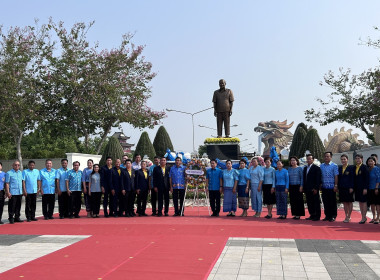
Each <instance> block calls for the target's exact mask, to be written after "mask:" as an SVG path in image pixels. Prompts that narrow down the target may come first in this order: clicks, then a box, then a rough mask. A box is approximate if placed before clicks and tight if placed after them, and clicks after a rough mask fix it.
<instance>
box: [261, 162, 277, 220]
mask: <svg viewBox="0 0 380 280" xmlns="http://www.w3.org/2000/svg"><path fill="white" fill-rule="evenodd" d="M264 162H265V168H264V181H263V204H265V205H266V206H267V208H268V215H266V216H265V218H266V219H270V218H272V209H273V204H276V194H275V181H276V175H275V172H276V169H274V168H273V167H272V166H271V165H272V159H271V158H270V157H265V158H264Z"/></svg>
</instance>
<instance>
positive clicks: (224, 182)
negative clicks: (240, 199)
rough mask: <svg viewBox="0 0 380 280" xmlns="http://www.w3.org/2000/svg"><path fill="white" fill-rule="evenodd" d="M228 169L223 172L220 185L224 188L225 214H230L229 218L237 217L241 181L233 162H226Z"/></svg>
mask: <svg viewBox="0 0 380 280" xmlns="http://www.w3.org/2000/svg"><path fill="white" fill-rule="evenodd" d="M226 166H227V169H224V170H223V175H222V178H221V179H220V185H221V186H223V187H222V189H223V193H224V199H223V212H228V214H227V216H235V212H236V187H237V183H238V181H239V172H238V171H237V170H236V169H233V168H232V161H231V160H229V159H228V160H227V161H226Z"/></svg>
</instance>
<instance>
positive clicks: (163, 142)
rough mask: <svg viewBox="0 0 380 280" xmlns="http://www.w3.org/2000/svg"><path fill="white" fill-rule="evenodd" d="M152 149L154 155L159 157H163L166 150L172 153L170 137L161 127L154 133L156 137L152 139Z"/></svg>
mask: <svg viewBox="0 0 380 280" xmlns="http://www.w3.org/2000/svg"><path fill="white" fill-rule="evenodd" d="M153 147H154V150H155V151H156V154H157V155H158V156H160V157H163V156H164V155H165V154H166V149H170V151H172V152H174V147H173V144H172V140H170V136H169V134H168V132H167V131H166V129H165V127H164V126H163V125H162V126H160V128H159V129H158V131H157V133H156V137H154V141H153Z"/></svg>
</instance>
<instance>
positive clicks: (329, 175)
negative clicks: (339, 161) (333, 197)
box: [320, 162, 339, 189]
mask: <svg viewBox="0 0 380 280" xmlns="http://www.w3.org/2000/svg"><path fill="white" fill-rule="evenodd" d="M320 168H321V173H322V188H324V189H333V188H334V185H335V176H338V175H339V170H338V165H336V164H335V163H333V162H330V163H329V164H326V163H323V164H321V165H320Z"/></svg>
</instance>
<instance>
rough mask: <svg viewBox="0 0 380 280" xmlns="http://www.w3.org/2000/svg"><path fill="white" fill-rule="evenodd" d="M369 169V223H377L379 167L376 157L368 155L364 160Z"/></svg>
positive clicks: (379, 197) (379, 195) (379, 200)
mask: <svg viewBox="0 0 380 280" xmlns="http://www.w3.org/2000/svg"><path fill="white" fill-rule="evenodd" d="M366 164H367V166H368V169H369V193H368V202H369V204H370V205H371V211H372V217H373V218H372V220H371V221H370V223H374V224H378V223H379V214H380V194H379V183H380V168H379V167H377V166H376V158H375V157H369V158H368V159H367V162H366Z"/></svg>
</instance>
